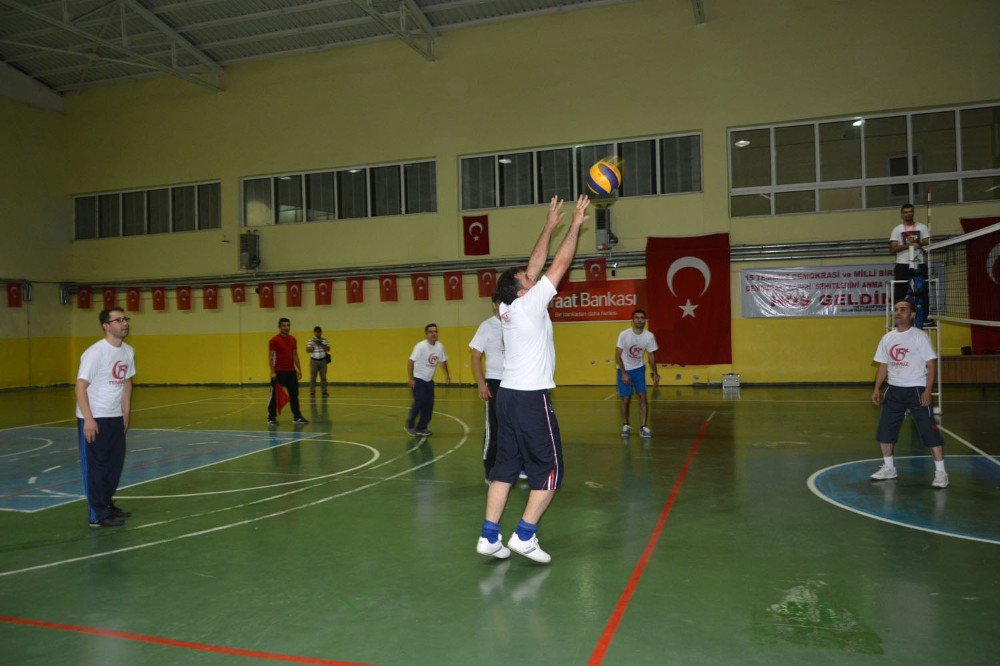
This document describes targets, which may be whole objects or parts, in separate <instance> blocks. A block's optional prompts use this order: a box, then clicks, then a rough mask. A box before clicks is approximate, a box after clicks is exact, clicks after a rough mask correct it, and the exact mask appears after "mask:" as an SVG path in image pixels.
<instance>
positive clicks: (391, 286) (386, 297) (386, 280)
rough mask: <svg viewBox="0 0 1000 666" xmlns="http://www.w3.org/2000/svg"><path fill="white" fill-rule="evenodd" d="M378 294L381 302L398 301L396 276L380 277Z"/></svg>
mask: <svg viewBox="0 0 1000 666" xmlns="http://www.w3.org/2000/svg"><path fill="white" fill-rule="evenodd" d="M378 293H379V300H381V301H382V302H391V301H398V300H399V290H398V288H397V284H396V276H395V275H379V276H378Z"/></svg>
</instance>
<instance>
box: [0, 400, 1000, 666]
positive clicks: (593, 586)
mask: <svg viewBox="0 0 1000 666" xmlns="http://www.w3.org/2000/svg"><path fill="white" fill-rule="evenodd" d="M266 392H267V389H266V388H264V387H247V388H235V387H230V388H215V387H213V388H176V387H171V388H153V387H143V386H138V387H136V390H135V393H134V411H133V418H132V424H131V428H132V429H131V430H130V433H129V453H128V456H127V458H126V463H125V465H126V469H125V474H124V477H123V481H122V487H121V488H120V490H119V493H118V496H117V497H118V500H117V501H118V503H119V504H120V505H121V506H122V507H124V508H125V509H128V510H130V511H132V512H133V513H134V516H133V517H132V518H131V519H130V520H129V521H128V525H127V526H126V527H124V528H99V529H94V528H91V527H89V526H88V524H87V514H86V508H85V506H84V503H83V501H82V499H81V498H80V492H81V491H80V481H79V462H78V455H77V450H76V431H75V421H73V420H71V419H68V418H67V417H71V416H72V411H73V404H74V398H73V393H72V390H71V389H70V388H68V387H67V388H58V389H40V390H31V391H14V392H6V393H2V394H0V663H3V664H11V665H17V666H20V665H23V664H40V665H45V666H50V665H52V664H66V665H73V666H77V665H82V664H102V665H103V664H112V665H118V664H128V665H132V664H137V665H142V666H154V665H159V664H170V665H174V664H198V665H201V664H206V665H217V664H252V663H260V664H264V663H311V664H345V663H354V664H382V665H386V666H389V665H401V664H428V665H431V664H462V665H465V664H470V665H476V666H487V665H491V664H586V663H594V664H597V663H604V664H615V665H629V666H632V665H643V664H656V665H661V664H768V665H773V664H810V665H815V664H870V663H884V664H935V665H940V664H991V665H992V664H996V663H997V660H998V657H997V655H998V653H1000V638H998V633H997V630H996V623H997V620H998V619H1000V572H998V566H997V565H998V564H1000V557H998V556H1000V511H998V508H1000V462H998V458H997V456H998V455H1000V442H998V441H997V433H998V432H1000V387H995V386H994V387H991V388H985V389H984V388H978V387H975V388H957V387H956V388H952V387H946V388H945V395H944V397H945V407H944V414H943V417H942V421H941V423H942V429H943V430H944V432H945V441H946V443H947V444H946V447H945V452H946V455H947V456H948V458H947V464H948V471H949V474H950V477H951V486H950V487H949V488H947V489H944V490H937V491H935V490H933V489H932V488H931V487H930V482H931V479H932V476H933V464H932V462H931V460H930V458H929V457H928V456H927V455H926V454H925V451H924V449H923V447H921V446H920V444H919V442H918V441H917V440H916V435H915V433H914V432H913V430H912V425H911V424H910V423H909V422H908V423H907V424H905V425H904V430H903V433H902V435H901V439H900V443H899V445H898V446H897V451H896V455H897V466H898V467H899V469H900V477H899V479H898V480H896V481H889V482H883V483H873V482H871V481H869V480H868V478H867V477H868V474H870V473H871V472H872V471H874V470H875V469H876V468H877V467H878V465H879V464H880V462H881V458H880V454H879V450H878V446H877V444H876V443H875V442H874V439H873V438H874V431H875V424H876V420H877V416H878V410H877V408H875V407H874V406H872V405H871V403H870V402H869V394H870V389H869V388H868V387H865V386H855V387H825V388H802V387H795V388H769V387H756V388H755V387H744V388H743V389H742V391H741V392H740V394H739V395H729V396H724V395H723V392H722V390H721V389H719V388H687V387H685V388H661V389H657V390H653V391H651V394H650V397H651V404H652V412H653V414H652V420H651V425H652V428H653V431H654V436H653V438H652V439H651V440H649V441H644V440H642V439H640V438H639V437H638V436H637V435H633V436H632V437H631V438H628V439H623V438H621V437H620V436H619V434H618V431H619V428H620V421H619V412H618V410H619V406H618V400H617V398H616V397H615V396H614V395H613V388H611V387H607V388H604V387H564V388H559V389H557V390H556V391H555V392H554V403H555V408H556V413H557V414H558V418H559V422H560V426H561V429H562V434H563V446H564V451H565V464H566V475H565V481H564V485H563V488H562V490H560V491H559V493H558V494H557V496H556V498H555V501H554V502H553V504H552V506H551V508H550V510H549V512H548V513H547V514H546V516H545V518H544V519H543V521H542V523H541V527H540V530H539V539H540V541H541V544H542V546H543V547H544V548H545V549H546V550H547V551H548V552H549V553H550V554H551V555H552V563H551V564H550V565H548V566H544V565H537V564H535V563H533V562H531V561H529V560H527V559H525V558H523V557H519V556H518V555H516V554H515V555H512V557H511V559H510V560H507V561H497V560H488V559H486V558H483V557H481V556H479V555H477V554H476V553H475V542H476V539H477V537H478V536H479V530H480V526H481V523H482V518H483V508H484V500H485V492H486V486H485V484H484V483H483V468H482V460H481V457H482V442H481V437H482V427H483V423H482V422H483V407H482V403H481V402H479V401H478V400H477V399H476V397H475V392H474V390H473V389H472V388H469V387H464V388H457V387H456V388H446V387H443V386H441V385H439V387H438V392H437V403H436V414H435V416H434V419H433V421H432V422H431V425H430V427H431V429H432V430H433V431H434V434H433V436H432V437H430V438H427V439H426V440H421V439H415V438H410V437H408V436H407V435H406V433H404V431H403V428H402V424H403V418H404V416H405V413H406V410H407V408H408V406H409V398H408V391H407V390H406V389H404V388H402V387H400V388H392V387H388V388H387V387H357V386H335V387H331V396H330V397H329V398H327V399H317V400H315V401H310V399H309V398H308V395H304V400H303V412H304V414H305V416H306V418H308V419H310V420H311V421H312V423H310V424H309V425H307V426H305V427H302V428H293V426H292V425H291V416H290V414H289V413H288V412H287V411H286V412H285V414H284V415H283V417H282V418H281V421H282V423H281V424H280V425H279V426H278V427H277V428H271V429H269V428H267V426H266V425H265V423H264V421H265V400H266ZM637 407H638V406H637V405H636V404H633V415H635V411H636V409H637ZM633 423H636V420H635V417H634V418H633ZM526 495H527V489H526V488H525V487H518V488H517V489H515V490H514V491H512V493H511V502H510V503H509V505H508V510H507V513H506V514H505V515H504V517H503V520H502V521H501V524H502V528H503V532H504V534H505V535H507V534H509V533H510V530H511V529H512V528H513V527H514V526H515V525H516V523H517V520H518V517H519V515H520V511H521V509H522V508H523V505H524V500H525V498H526Z"/></svg>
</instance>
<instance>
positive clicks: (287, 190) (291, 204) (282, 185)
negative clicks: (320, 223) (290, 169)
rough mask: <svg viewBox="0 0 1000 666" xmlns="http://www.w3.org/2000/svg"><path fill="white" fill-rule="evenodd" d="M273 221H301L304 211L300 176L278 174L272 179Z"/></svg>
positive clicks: (285, 222) (288, 222)
mask: <svg viewBox="0 0 1000 666" xmlns="http://www.w3.org/2000/svg"><path fill="white" fill-rule="evenodd" d="M274 196H275V198H276V199H277V205H276V206H275V207H274V223H275V224H290V223H292V222H302V220H303V219H305V211H304V210H303V208H302V176H278V177H277V178H275V179H274Z"/></svg>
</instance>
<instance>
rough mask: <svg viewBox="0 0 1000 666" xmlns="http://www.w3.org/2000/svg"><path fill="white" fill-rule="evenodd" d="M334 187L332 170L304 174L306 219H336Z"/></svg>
mask: <svg viewBox="0 0 1000 666" xmlns="http://www.w3.org/2000/svg"><path fill="white" fill-rule="evenodd" d="M336 202H337V199H336V188H335V187H334V184H333V172H332V171H324V172H322V173H311V174H308V175H307V176H306V219H307V220H309V221H314V220H335V219H337V208H336V205H337V203H336Z"/></svg>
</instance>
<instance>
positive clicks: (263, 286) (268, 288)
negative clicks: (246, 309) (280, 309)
mask: <svg viewBox="0 0 1000 666" xmlns="http://www.w3.org/2000/svg"><path fill="white" fill-rule="evenodd" d="M257 301H258V303H259V305H260V307H262V308H273V307H274V283H273V282H258V283H257Z"/></svg>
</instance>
